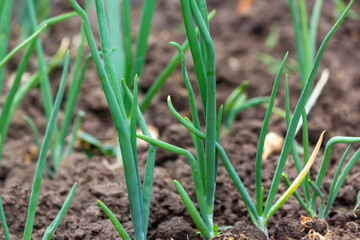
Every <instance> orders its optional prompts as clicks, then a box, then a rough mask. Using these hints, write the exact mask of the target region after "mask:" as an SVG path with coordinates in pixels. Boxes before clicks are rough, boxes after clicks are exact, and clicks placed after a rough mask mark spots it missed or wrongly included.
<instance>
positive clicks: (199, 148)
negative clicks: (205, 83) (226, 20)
mask: <svg viewBox="0 0 360 240" xmlns="http://www.w3.org/2000/svg"><path fill="white" fill-rule="evenodd" d="M170 45H171V46H173V47H175V48H177V50H178V51H179V53H180V54H181V59H182V76H183V79H184V83H185V87H186V89H187V92H188V98H189V103H190V111H191V116H192V119H193V122H194V127H195V128H196V129H198V130H201V126H200V120H199V115H198V113H197V107H196V101H195V95H194V92H193V89H192V86H191V83H190V80H189V76H188V74H187V71H186V60H185V55H184V52H183V51H182V49H181V47H180V45H179V44H177V43H174V42H171V43H170ZM194 140H195V141H194V145H195V148H196V156H197V160H198V162H199V168H200V174H201V179H202V182H203V183H205V182H206V180H205V172H206V170H205V154H204V145H203V143H202V140H201V139H199V138H198V137H196V138H195V139H194ZM204 190H205V189H204Z"/></svg>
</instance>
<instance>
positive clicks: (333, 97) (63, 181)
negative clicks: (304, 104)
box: [0, 0, 360, 240]
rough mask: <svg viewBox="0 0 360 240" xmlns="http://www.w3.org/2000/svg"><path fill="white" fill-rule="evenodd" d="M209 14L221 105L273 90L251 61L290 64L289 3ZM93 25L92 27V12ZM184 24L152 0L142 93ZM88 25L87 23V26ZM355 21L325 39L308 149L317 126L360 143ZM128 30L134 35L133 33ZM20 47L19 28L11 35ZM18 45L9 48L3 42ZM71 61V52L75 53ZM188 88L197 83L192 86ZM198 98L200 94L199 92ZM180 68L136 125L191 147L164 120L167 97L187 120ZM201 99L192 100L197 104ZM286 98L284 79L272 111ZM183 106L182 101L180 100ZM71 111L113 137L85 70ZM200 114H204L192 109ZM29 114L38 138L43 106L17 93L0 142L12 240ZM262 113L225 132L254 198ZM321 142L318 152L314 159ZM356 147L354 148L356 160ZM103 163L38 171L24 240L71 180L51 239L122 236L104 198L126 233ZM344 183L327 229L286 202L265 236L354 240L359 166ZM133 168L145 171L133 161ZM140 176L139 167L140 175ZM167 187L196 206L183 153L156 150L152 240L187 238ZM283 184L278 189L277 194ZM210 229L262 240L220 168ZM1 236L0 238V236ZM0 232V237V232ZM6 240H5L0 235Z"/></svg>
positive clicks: (182, 215)
mask: <svg viewBox="0 0 360 240" xmlns="http://www.w3.org/2000/svg"><path fill="white" fill-rule="evenodd" d="M207 2H208V5H209V9H213V8H216V9H217V14H216V16H215V18H214V20H213V22H212V23H211V32H212V36H213V38H214V43H215V48H216V53H217V55H216V63H217V89H218V91H217V100H218V104H219V105H220V104H222V103H224V101H225V100H226V97H227V96H228V95H229V93H230V92H231V91H232V89H234V88H235V87H236V86H237V85H239V84H240V83H241V82H242V81H243V80H248V81H249V83H250V84H249V87H248V89H247V93H248V94H249V96H250V97H255V96H267V95H269V94H270V92H271V89H272V84H273V81H274V79H275V77H274V76H273V75H270V74H269V73H268V72H267V68H266V66H265V65H263V64H261V63H260V62H259V61H258V60H257V57H256V56H257V54H258V53H261V52H265V53H269V54H271V55H272V56H274V57H276V58H279V59H280V58H282V57H283V56H284V54H285V53H286V51H287V50H289V51H290V58H296V54H295V53H296V51H295V49H294V38H293V30H292V25H291V18H290V15H289V11H288V6H287V4H286V1H274V0H271V1H255V2H254V5H253V7H252V9H251V11H250V12H249V14H247V15H241V16H240V15H238V14H237V13H236V11H235V9H236V4H237V1H231V0H223V1H217V0H209V1H207ZM53 9H54V10H53V11H54V12H53V14H54V15H56V14H60V13H63V12H67V11H70V10H71V7H70V6H69V4H68V3H67V2H66V1H55V2H54V8H53ZM353 9H354V11H355V12H356V13H357V14H358V15H359V16H360V4H359V3H358V2H355V4H354V7H353ZM333 10H334V5H333V3H332V1H326V3H325V4H324V9H323V13H322V16H321V18H320V26H319V34H318V43H320V42H321V40H322V39H323V38H324V36H325V35H326V33H327V32H328V30H329V29H330V28H331V26H332V24H333V23H334V19H333V15H332V13H333ZM139 13H140V9H139V7H138V5H134V8H133V18H134V19H135V21H134V29H137V23H138V19H139V16H140V15H139ZM92 21H93V23H94V24H96V22H95V21H96V20H95V12H94V11H92ZM181 23H182V17H181V12H180V6H179V2H178V1H175V0H159V1H158V6H157V11H156V14H155V16H154V22H153V29H152V34H151V36H150V38H149V47H148V50H149V54H148V57H147V59H146V67H145V71H144V74H143V79H142V80H141V83H140V87H141V90H142V93H144V92H145V91H146V90H147V89H148V88H149V87H150V85H151V83H152V81H153V80H154V79H155V78H156V76H157V75H158V74H159V73H160V71H161V70H162V69H163V67H164V66H165V65H166V63H167V62H168V61H169V60H170V58H171V56H172V55H173V54H174V53H175V49H173V48H172V47H170V46H169V44H168V42H169V41H178V42H182V41H183V40H184V39H185V36H184V32H183V30H181V29H182V27H181V26H182V25H181ZM274 24H276V25H278V26H279V28H280V39H279V43H278V44H277V46H276V47H275V48H274V49H273V50H269V49H267V48H266V47H265V46H264V42H265V39H266V37H267V36H268V34H269V33H270V31H271V28H272V25H274ZM94 26H95V25H94ZM79 29H80V19H79V18H74V19H71V20H69V21H67V22H65V23H63V24H59V25H57V26H54V27H53V28H51V30H50V32H49V33H48V36H46V37H44V38H43V42H44V48H45V52H46V55H47V56H51V55H52V54H54V52H55V51H56V49H57V47H58V45H59V44H60V41H61V39H62V38H63V37H65V36H68V37H70V38H71V39H73V38H74V37H75V36H76V35H78V34H79ZM359 31H360V22H359V20H352V19H347V20H345V22H344V24H343V25H342V26H341V27H340V29H339V30H338V32H337V33H336V34H335V36H334V38H333V39H332V40H331V42H330V43H329V46H328V48H327V50H326V52H325V55H324V58H323V61H322V64H321V66H320V70H322V69H324V68H328V69H330V72H331V75H330V79H329V82H328V84H327V85H326V87H325V89H324V91H323V93H322V95H321V97H320V98H319V100H318V102H317V105H316V106H315V107H314V109H313V110H312V113H311V114H310V116H309V123H308V124H309V135H310V144H311V145H312V146H313V145H315V144H316V141H317V138H318V137H319V135H320V133H321V132H322V131H323V130H324V129H326V130H327V133H326V136H325V142H326V141H327V140H328V139H330V138H331V137H333V136H336V135H342V136H360V128H359V127H358V126H359V124H360V115H359V113H358V112H359V110H360V95H359V94H358V92H359V90H360V84H359V83H360V71H359V68H358V65H359V62H360V54H359V52H358V51H357V50H358V46H359V43H360V36H359ZM133 32H134V33H135V31H133ZM12 35H13V38H14V39H17V34H16V32H13V33H12ZM10 45H11V47H14V46H15V45H16V40H13V41H12V42H11V44H10ZM71 55H72V56H73V57H75V56H76V51H72V52H71ZM19 59H20V55H19V56H17V57H16V58H15V59H14V60H12V61H11V62H10V64H9V65H8V66H9V67H8V68H7V79H9V75H10V73H11V72H12V71H14V70H15V68H16V63H18V62H19ZM188 62H189V68H188V70H189V74H190V78H191V79H192V80H194V79H195V77H194V73H193V67H192V66H191V64H190V62H191V61H188ZM35 68H36V59H35V58H34V61H33V62H32V63H31V67H30V68H29V71H32V70H34V69H35ZM60 73H61V71H60V70H58V71H55V73H53V74H52V75H51V81H52V86H53V90H54V91H55V90H56V86H57V85H56V83H57V82H58V81H59V76H60ZM194 86H195V85H194ZM194 88H195V92H196V91H197V88H196V86H195V87H194ZM290 91H291V105H292V108H294V106H295V104H296V101H297V98H298V96H299V94H300V85H299V81H298V76H297V75H294V74H293V75H290ZM184 92H185V88H184V85H183V82H182V79H181V73H180V71H176V72H175V73H174V74H173V75H172V76H171V78H170V79H169V81H168V83H167V84H166V85H165V87H164V88H163V89H162V91H161V92H160V94H159V95H158V96H157V97H156V98H155V100H154V102H153V103H152V105H151V107H150V108H149V110H148V111H147V113H146V115H145V117H146V120H147V122H148V123H149V124H151V125H153V126H155V127H156V128H158V129H159V131H160V139H161V140H164V141H167V142H170V143H172V144H175V145H177V146H180V147H184V148H186V149H188V150H190V151H194V149H193V147H192V144H191V138H190V136H189V134H188V133H187V131H185V130H184V128H183V127H182V126H181V125H180V124H179V123H178V122H177V121H176V119H175V118H174V117H172V115H171V114H170V111H169V110H168V108H167V105H166V97H167V96H168V95H171V97H172V100H173V103H174V105H175V107H176V108H177V109H178V110H179V111H180V112H181V113H182V114H183V115H187V114H189V106H188V104H187V96H186V94H184ZM197 98H198V102H200V99H199V96H197ZM283 100H284V82H283V81H282V82H281V85H280V90H279V94H278V98H277V102H276V104H277V106H280V107H282V106H283ZM184 103H186V104H184ZM77 109H78V110H80V109H82V110H84V111H85V112H86V117H85V119H84V122H83V125H82V128H83V129H84V130H85V131H87V132H89V133H91V134H93V135H95V136H96V137H97V138H99V139H102V140H111V139H114V138H116V132H115V130H114V127H113V123H112V120H111V117H110V114H109V111H108V107H107V103H106V100H105V98H104V95H103V93H102V90H101V86H100V81H99V80H98V78H97V74H96V71H95V68H94V66H93V65H91V66H90V69H89V71H88V73H87V75H86V79H85V81H84V85H83V87H82V91H81V94H80V98H79V102H78V105H77ZM200 111H201V110H200ZM22 114H26V115H28V116H30V117H31V118H32V119H34V121H35V122H36V124H37V126H38V127H39V129H40V132H41V134H43V133H44V130H45V117H44V114H43V110H42V104H41V98H40V91H39V90H38V89H36V90H33V91H31V92H30V93H29V95H28V96H27V97H26V99H25V101H24V102H23V103H22V104H21V106H20V108H19V109H18V110H17V112H16V116H15V118H14V119H13V122H12V125H11V127H10V131H9V136H8V138H7V141H6V143H5V149H4V156H3V160H2V166H1V171H0V180H1V181H0V191H1V197H2V202H3V204H4V209H5V214H6V216H7V221H8V225H9V229H10V233H11V236H12V239H21V237H22V232H23V229H24V225H25V218H26V212H27V205H28V201H29V195H30V189H31V184H32V179H33V175H34V171H35V166H36V162H35V161H33V162H31V163H30V164H25V163H24V157H23V156H24V155H23V153H24V152H26V151H28V150H29V147H30V146H31V145H33V144H34V140H33V137H32V134H31V131H30V128H29V127H28V126H27V125H26V124H25V122H24V121H23V120H22V118H21V115H22ZM264 114H265V110H264V109H263V108H261V107H257V108H254V109H251V110H247V111H246V112H244V113H242V114H240V116H239V117H238V119H237V121H236V123H235V124H234V127H233V130H232V132H231V134H229V135H226V136H223V137H222V139H221V144H222V145H223V146H224V148H225V150H226V151H227V154H228V156H229V158H230V159H231V161H232V163H233V165H234V167H235V169H236V171H237V173H238V174H239V176H240V177H241V179H242V180H243V182H244V184H245V186H247V188H248V191H249V192H250V194H251V195H252V196H254V190H255V186H254V178H255V175H254V169H255V161H254V159H255V154H256V144H257V140H258V135H259V132H260V130H261V126H262V119H263V117H264ZM270 131H274V132H277V133H279V134H281V135H284V134H285V132H286V126H285V122H284V120H282V119H280V118H278V117H276V116H274V117H273V119H272V121H271V126H270ZM324 146H325V144H323V147H322V148H321V153H320V155H321V156H322V152H323V150H324ZM344 150H345V147H344V146H342V147H336V148H335V150H334V151H333V155H332V158H331V162H330V165H329V172H328V176H327V177H326V178H325V181H324V187H323V189H322V190H323V193H324V195H325V197H327V194H328V192H329V187H330V184H331V177H332V176H333V175H334V173H335V171H336V167H337V163H338V161H339V160H340V158H341V156H342V154H343V151H344ZM353 152H354V151H352V153H353ZM277 159H278V156H271V157H270V158H269V159H268V160H267V161H265V162H264V164H263V170H264V173H263V185H264V187H265V194H267V191H268V189H269V186H270V184H271V180H272V177H273V173H274V171H275V166H276V162H277ZM104 161H108V162H111V161H113V160H112V159H108V158H105V157H103V156H95V157H93V158H91V159H89V158H88V157H87V155H86V154H85V152H84V150H83V149H81V148H79V149H76V151H75V153H73V154H72V155H71V156H70V157H69V158H66V159H64V160H63V162H62V164H61V166H60V170H59V172H58V173H57V174H56V176H55V178H54V179H50V178H49V177H48V176H46V175H45V177H44V179H43V185H42V188H41V193H40V198H39V204H38V211H37V214H36V219H35V225H34V233H33V239H40V238H41V237H42V235H43V233H44V231H45V229H46V227H47V226H48V225H49V224H50V223H51V221H52V220H53V219H54V217H55V216H56V214H57V212H58V210H59V209H60V207H61V205H62V203H63V201H64V200H65V198H66V196H67V194H68V192H69V190H70V188H71V186H72V184H73V183H74V182H78V189H77V192H76V195H75V198H74V200H73V203H72V205H71V207H70V209H69V211H68V213H67V215H66V217H65V219H64V221H63V222H62V224H61V225H60V227H59V229H58V230H57V231H56V232H55V234H54V237H53V239H120V237H119V236H118V234H117V233H116V231H115V229H114V228H113V226H112V224H111V223H110V221H109V220H108V219H107V217H106V216H105V214H104V213H103V212H102V211H101V210H100V208H99V207H98V206H97V202H96V200H97V199H100V200H101V201H103V202H104V203H105V204H106V205H107V206H108V207H109V208H110V209H111V210H112V211H113V212H114V213H115V214H116V217H117V218H118V219H119V220H120V222H121V223H123V225H124V227H125V228H126V230H127V231H128V232H129V233H130V234H131V233H132V230H131V229H132V223H131V219H130V212H129V207H128V200H127V193H126V185H125V182H124V177H123V171H122V169H121V168H118V169H115V170H110V169H108V168H107V167H106V165H105V164H104ZM319 166H320V157H319V158H318V160H317V162H316V163H315V165H314V167H313V168H312V170H311V173H312V180H315V176H316V173H317V170H318V169H319ZM354 168H355V169H352V171H351V172H350V176H349V177H348V178H347V180H346V181H345V183H344V185H343V187H342V190H341V191H340V193H339V196H338V198H337V199H336V200H335V202H334V206H333V208H332V210H331V212H330V214H329V217H328V218H327V222H324V221H320V220H317V219H314V220H313V222H312V223H311V227H309V228H304V227H303V226H302V225H301V218H300V217H301V216H302V215H304V216H306V212H305V211H304V210H303V209H301V207H300V205H299V204H298V203H297V201H296V200H295V198H293V197H291V198H290V199H289V201H288V202H287V203H285V204H284V206H283V207H282V208H281V209H280V210H279V211H278V212H277V213H276V214H275V215H274V216H273V217H272V218H271V219H270V221H269V234H270V236H271V237H272V239H277V240H278V239H302V238H304V239H323V238H320V234H321V235H322V236H326V238H325V239H356V238H359V237H360V231H359V228H360V218H359V217H358V216H360V212H359V211H358V212H356V213H353V212H352V209H353V207H354V205H355V202H356V194H357V192H358V191H359V190H360V181H359V180H360V179H359V178H360V173H359V172H360V171H359V170H360V167H359V164H358V163H357V164H356V165H355V166H354ZM140 169H144V159H141V163H140ZM141 171H143V170H141ZM285 172H286V173H287V174H288V175H289V177H290V178H292V179H293V177H294V176H295V174H296V170H295V167H294V164H293V161H292V158H289V161H288V163H287V165H286V167H285ZM173 179H177V180H179V181H180V182H181V183H182V184H183V186H184V187H185V188H186V190H187V191H188V193H189V195H190V197H191V198H192V199H195V192H194V188H193V183H192V178H191V173H190V167H189V164H188V162H187V160H186V159H185V158H183V157H179V156H176V155H174V154H171V153H168V152H165V151H162V150H159V151H158V154H157V159H156V168H155V174H154V186H153V196H152V204H151V210H150V220H149V233H148V238H149V239H171V238H173V239H195V237H194V233H195V232H196V228H195V226H194V224H193V222H192V221H191V219H190V217H189V215H188V213H187V211H186V209H185V207H184V205H183V203H182V201H181V199H180V197H179V195H178V194H177V192H176V190H175V188H174V186H173ZM284 190H285V186H284V185H281V186H280V188H279V196H280V193H282V192H284ZM215 199H216V200H215V201H216V202H215V213H214V216H215V219H214V221H215V223H217V224H219V226H228V225H231V226H234V228H233V229H232V230H231V231H230V232H228V233H226V234H225V235H222V236H221V237H219V238H218V239H265V236H264V235H263V234H262V232H261V231H260V230H258V229H256V228H255V227H254V226H253V225H252V223H251V221H250V220H249V218H248V215H247V211H246V208H245V206H244V204H243V202H242V201H241V199H240V195H239V193H238V192H237V191H236V189H235V187H234V185H233V183H232V181H231V179H230V178H229V176H228V174H227V173H226V170H225V169H224V168H223V166H222V164H221V163H220V166H219V173H218V178H217V192H216V198H215ZM1 231H2V230H1ZM0 233H1V232H0ZM0 235H1V238H2V239H3V236H2V235H3V234H0Z"/></svg>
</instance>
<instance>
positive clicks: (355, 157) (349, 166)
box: [321, 149, 360, 218]
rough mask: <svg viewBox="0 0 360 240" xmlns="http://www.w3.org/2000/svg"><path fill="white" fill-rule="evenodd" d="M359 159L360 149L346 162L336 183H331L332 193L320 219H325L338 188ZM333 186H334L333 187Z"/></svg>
mask: <svg viewBox="0 0 360 240" xmlns="http://www.w3.org/2000/svg"><path fill="white" fill-rule="evenodd" d="M359 158H360V149H358V150H357V151H356V152H355V154H354V155H353V156H352V157H351V159H350V160H349V161H348V163H347V164H346V166H345V167H344V170H343V171H342V173H341V175H340V176H339V178H338V179H337V180H336V182H335V181H334V182H333V184H332V187H331V190H332V191H331V190H330V193H329V199H328V202H327V205H326V208H325V211H324V214H323V216H321V217H322V218H325V217H326V215H327V214H328V212H329V210H330V207H331V206H332V204H333V203H334V201H335V198H336V196H337V194H338V193H339V191H340V188H341V186H342V184H343V183H344V181H345V179H346V176H347V175H348V174H349V172H350V170H351V169H352V167H353V166H354V165H355V163H356V162H357V160H358V159H359ZM334 184H335V186H334V187H333V185H334Z"/></svg>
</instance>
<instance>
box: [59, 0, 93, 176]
mask: <svg viewBox="0 0 360 240" xmlns="http://www.w3.org/2000/svg"><path fill="white" fill-rule="evenodd" d="M89 8H90V0H87V1H86V4H85V12H88V11H89ZM84 42H85V32H84V29H83V27H81V33H80V45H79V47H78V52H77V55H76V60H75V64H74V71H73V76H72V81H71V84H70V88H69V93H68V97H67V101H66V105H65V110H64V118H63V119H64V120H63V122H62V124H61V129H60V135H59V139H56V141H57V143H56V144H57V156H56V157H57V159H56V160H55V162H56V166H54V169H57V168H58V164H59V163H60V161H61V159H62V155H63V151H64V147H65V139H66V135H67V133H68V131H69V128H70V124H71V120H72V116H73V114H74V110H75V106H76V102H77V99H78V96H79V92H80V88H81V86H82V83H83V80H84V78H85V71H81V67H83V69H87V66H88V64H89V60H90V58H88V59H85V61H84V64H83V66H82V62H83V59H82V58H83V53H84ZM79 74H80V75H79Z"/></svg>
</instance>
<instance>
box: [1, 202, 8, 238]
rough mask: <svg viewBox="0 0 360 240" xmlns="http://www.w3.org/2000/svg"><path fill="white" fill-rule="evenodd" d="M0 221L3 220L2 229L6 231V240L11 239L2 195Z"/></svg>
mask: <svg viewBox="0 0 360 240" xmlns="http://www.w3.org/2000/svg"><path fill="white" fill-rule="evenodd" d="M0 221H1V226H2V229H3V231H4V235H5V240H10V234H9V229H8V226H7V223H6V217H5V212H4V207H3V204H2V202H1V197H0Z"/></svg>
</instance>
